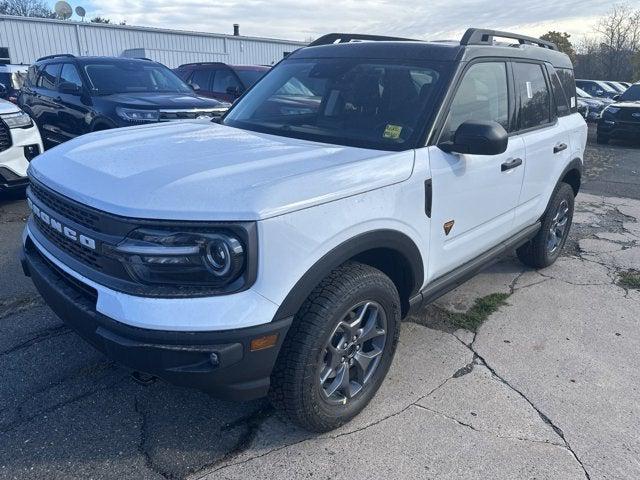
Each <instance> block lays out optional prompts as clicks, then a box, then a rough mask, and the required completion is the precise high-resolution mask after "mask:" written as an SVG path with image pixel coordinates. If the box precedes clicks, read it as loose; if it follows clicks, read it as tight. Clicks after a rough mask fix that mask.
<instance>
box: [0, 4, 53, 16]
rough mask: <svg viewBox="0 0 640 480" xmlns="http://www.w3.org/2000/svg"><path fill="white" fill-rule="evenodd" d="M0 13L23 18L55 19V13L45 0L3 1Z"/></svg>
mask: <svg viewBox="0 0 640 480" xmlns="http://www.w3.org/2000/svg"><path fill="white" fill-rule="evenodd" d="M0 13H2V14H4V15H17V16H21V17H42V18H50V17H53V12H52V11H51V9H50V8H49V7H48V6H47V3H46V2H45V1H44V0H2V1H0Z"/></svg>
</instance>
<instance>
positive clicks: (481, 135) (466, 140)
mask: <svg viewBox="0 0 640 480" xmlns="http://www.w3.org/2000/svg"><path fill="white" fill-rule="evenodd" d="M508 143H509V134H507V131H506V130H505V129H504V128H503V127H502V125H500V124H499V123H496V122H490V121H484V120H467V121H466V122H463V123H462V124H460V126H459V127H458V129H457V130H456V132H455V133H454V135H453V142H445V143H442V144H440V145H438V147H439V148H440V149H441V150H443V151H445V152H447V153H468V154H472V155H499V154H501V153H504V152H505V151H506V150H507V145H508Z"/></svg>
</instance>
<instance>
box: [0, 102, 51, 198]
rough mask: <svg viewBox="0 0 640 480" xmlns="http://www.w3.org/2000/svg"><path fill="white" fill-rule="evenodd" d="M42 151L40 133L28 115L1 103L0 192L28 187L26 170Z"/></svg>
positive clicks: (5, 103)
mask: <svg viewBox="0 0 640 480" xmlns="http://www.w3.org/2000/svg"><path fill="white" fill-rule="evenodd" d="M40 152H42V140H41V139H40V132H38V127H36V126H35V124H34V123H33V121H32V120H31V118H30V117H29V115H27V114H26V113H24V112H23V111H22V110H20V109H19V108H18V107H17V106H16V105H14V104H13V103H11V102H8V101H6V100H0V193H1V192H4V191H10V190H24V189H25V188H26V186H27V185H28V184H29V178H28V177H27V167H28V166H29V162H30V161H31V160H32V159H33V158H34V157H35V156H36V155H38V154H39V153H40Z"/></svg>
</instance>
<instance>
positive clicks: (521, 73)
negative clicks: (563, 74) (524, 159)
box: [513, 63, 551, 130]
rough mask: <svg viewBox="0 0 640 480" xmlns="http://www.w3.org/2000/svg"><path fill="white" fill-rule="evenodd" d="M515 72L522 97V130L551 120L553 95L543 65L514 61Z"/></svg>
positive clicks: (520, 115) (520, 113)
mask: <svg viewBox="0 0 640 480" xmlns="http://www.w3.org/2000/svg"><path fill="white" fill-rule="evenodd" d="M513 72H514V75H515V78H516V85H517V86H518V92H519V94H518V96H519V99H520V109H519V115H518V117H519V119H520V130H526V129H528V128H535V127H539V126H541V125H545V124H547V123H549V122H551V95H550V94H549V87H548V86H547V80H546V79H545V76H544V72H543V70H542V65H539V64H537V63H514V64H513Z"/></svg>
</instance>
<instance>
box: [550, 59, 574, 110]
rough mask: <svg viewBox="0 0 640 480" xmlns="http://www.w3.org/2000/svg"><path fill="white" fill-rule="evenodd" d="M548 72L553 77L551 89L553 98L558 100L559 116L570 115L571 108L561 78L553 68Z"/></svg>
mask: <svg viewBox="0 0 640 480" xmlns="http://www.w3.org/2000/svg"><path fill="white" fill-rule="evenodd" d="M548 73H549V77H550V78H551V91H552V92H553V98H554V100H555V102H556V113H557V115H558V117H564V116H566V115H569V114H570V113H571V108H570V107H569V101H568V100H567V96H566V95H565V93H564V89H563V88H562V84H561V83H560V79H559V78H558V75H557V74H556V72H555V71H554V70H553V69H552V68H550V69H549V70H548Z"/></svg>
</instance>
